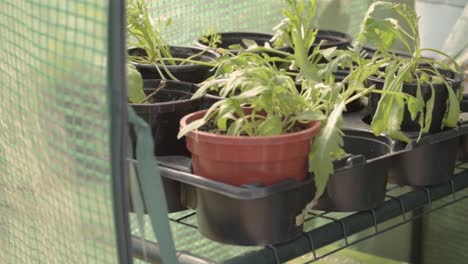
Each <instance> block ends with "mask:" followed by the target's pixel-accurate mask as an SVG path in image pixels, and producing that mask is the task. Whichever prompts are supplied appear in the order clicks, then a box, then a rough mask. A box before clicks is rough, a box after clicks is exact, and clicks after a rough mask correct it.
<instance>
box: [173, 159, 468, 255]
mask: <svg viewBox="0 0 468 264" xmlns="http://www.w3.org/2000/svg"><path fill="white" fill-rule="evenodd" d="M455 172H456V173H457V172H458V174H456V175H455V176H454V178H453V179H452V180H450V181H449V182H448V183H447V184H445V185H448V186H449V189H450V190H449V192H448V193H446V195H444V196H442V197H440V196H439V197H434V195H433V189H434V188H431V187H428V188H413V189H411V188H409V187H408V186H398V185H388V187H387V194H386V201H385V203H388V202H392V201H396V202H397V203H398V204H399V212H398V215H396V217H398V216H400V217H401V219H400V220H401V221H398V222H396V223H394V224H391V225H389V226H387V227H385V228H381V227H379V224H382V223H384V222H385V221H386V220H389V219H391V218H394V217H391V218H389V219H379V218H378V213H377V210H378V208H376V209H373V210H369V211H361V212H356V213H350V214H344V215H343V214H341V215H342V217H334V216H331V215H332V214H333V212H328V211H322V212H319V211H309V212H308V217H306V219H305V223H307V222H310V221H314V220H315V219H322V220H327V221H329V222H330V223H337V224H338V225H339V226H340V232H341V236H340V239H341V240H343V241H344V245H343V246H340V247H338V248H335V249H333V250H331V251H328V252H326V253H323V254H321V255H319V254H318V252H317V251H318V250H319V249H320V248H322V247H324V246H326V245H329V244H332V243H334V242H337V241H339V240H340V239H337V240H335V241H329V242H327V243H321V245H320V246H317V245H316V244H317V243H315V242H314V235H313V233H314V229H312V230H308V231H304V232H303V236H305V237H306V238H307V240H308V242H309V246H310V254H312V258H311V260H310V261H307V262H306V263H313V262H316V261H318V260H320V259H323V258H325V257H327V256H330V255H332V254H334V253H337V252H338V251H341V250H343V249H345V248H348V247H350V246H353V245H355V244H357V243H359V242H362V241H364V240H367V239H369V238H372V237H375V236H377V235H380V234H382V233H385V232H387V231H390V230H392V229H395V228H397V227H399V226H402V225H404V224H407V223H409V222H411V221H413V220H415V219H418V218H421V217H423V216H425V215H428V214H430V213H432V212H434V211H437V210H440V209H442V208H445V207H447V206H450V205H452V204H454V203H456V202H459V201H462V200H464V199H467V198H468V194H466V195H461V196H458V197H457V191H460V190H462V189H464V188H466V187H467V186H461V187H459V188H458V190H457V188H456V187H455V186H456V184H455V180H454V179H455V178H460V177H464V178H468V164H466V163H464V164H457V165H456V169H455ZM445 185H443V186H445ZM435 188H437V186H436V187H435ZM439 188H440V187H439ZM397 191H399V192H401V191H403V192H404V193H403V194H402V195H400V196H394V195H392V193H394V192H397ZM416 192H424V194H425V202H424V203H422V204H419V205H417V206H411V207H408V206H407V204H406V202H405V199H404V197H405V195H408V194H410V193H416ZM444 197H451V198H450V200H449V201H444V203H442V204H441V205H439V206H433V201H435V200H439V199H441V198H444ZM382 206H383V205H382ZM379 208H381V207H379ZM420 209H422V210H420ZM411 212H412V215H411V216H408V215H409V214H410V213H411ZM358 214H360V215H362V214H369V217H370V218H371V219H370V221H369V223H368V224H367V226H366V228H364V229H363V230H367V229H369V228H371V229H373V231H372V232H371V234H369V235H365V236H363V237H361V238H358V239H353V241H350V236H351V235H355V234H358V233H359V232H350V231H349V228H348V224H347V222H349V221H347V220H349V219H352V218H353V217H355V216H356V215H358ZM195 218H196V212H195V211H189V212H187V213H186V214H184V215H182V216H179V217H177V218H174V217H173V218H170V221H172V222H174V223H177V224H180V225H183V226H185V227H187V228H192V229H197V228H198V227H197V225H196V224H194V222H196V221H194V220H195ZM325 225H327V224H325ZM322 226H324V225H322ZM322 226H320V227H322ZM361 231H362V230H361ZM213 243H215V242H213ZM265 248H266V249H268V250H270V251H271V253H272V254H273V256H274V259H275V261H276V263H283V262H284V261H288V260H284V259H281V257H280V256H281V254H280V253H279V251H278V247H277V245H268V246H266V247H265ZM296 257H299V256H296Z"/></svg>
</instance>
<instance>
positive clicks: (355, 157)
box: [315, 130, 392, 212]
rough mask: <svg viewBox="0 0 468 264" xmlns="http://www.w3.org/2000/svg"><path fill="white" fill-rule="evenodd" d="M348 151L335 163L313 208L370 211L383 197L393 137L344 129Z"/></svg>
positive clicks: (345, 146) (345, 144)
mask: <svg viewBox="0 0 468 264" xmlns="http://www.w3.org/2000/svg"><path fill="white" fill-rule="evenodd" d="M344 133H345V136H344V138H343V140H344V150H345V151H346V153H347V154H348V155H347V157H345V158H344V159H342V160H340V161H337V162H335V168H336V169H335V174H333V175H331V176H330V178H329V180H328V184H327V188H326V190H325V192H324V194H323V196H322V197H321V198H320V200H319V203H318V204H317V206H316V207H315V209H319V210H325V211H340V212H352V211H363V210H370V209H373V208H375V207H377V206H378V205H379V204H381V203H382V202H383V201H384V200H385V192H386V185H387V176H388V172H389V165H390V159H389V156H390V155H391V151H392V150H391V148H392V147H391V146H392V140H391V139H390V138H387V137H384V136H378V137H376V136H374V135H373V134H372V133H370V132H367V131H359V130H345V131H344Z"/></svg>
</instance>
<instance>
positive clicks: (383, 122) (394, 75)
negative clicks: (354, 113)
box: [355, 1, 463, 141]
mask: <svg viewBox="0 0 468 264" xmlns="http://www.w3.org/2000/svg"><path fill="white" fill-rule="evenodd" d="M377 9H383V10H390V11H392V12H394V13H395V15H397V16H398V19H395V18H386V19H378V18H376V17H374V16H373V14H374V12H375V10H377ZM403 23H404V24H406V26H407V28H409V29H404V27H403V25H402V24H403ZM397 41H398V42H400V43H401V44H402V45H403V46H404V47H405V48H406V49H407V51H408V52H409V53H410V54H411V55H412V56H411V57H408V58H402V57H397V55H395V54H394V53H392V52H388V50H390V49H391V48H392V46H393V44H394V43H395V42H397ZM365 42H368V43H371V44H373V45H376V46H377V47H378V51H377V52H376V54H375V55H374V57H375V58H376V59H377V60H386V61H387V64H386V65H385V70H384V71H381V72H379V71H376V75H377V76H378V77H380V78H385V82H384V87H383V91H384V93H383V95H382V97H381V99H380V101H379V104H378V107H377V111H376V113H375V115H374V118H373V120H372V129H373V131H374V133H375V134H376V135H377V134H380V133H387V134H388V135H390V136H392V137H393V138H395V139H399V140H403V141H409V139H408V138H407V137H406V136H405V135H404V134H403V133H402V132H401V131H400V127H401V123H402V121H403V111H404V106H405V105H407V106H408V110H409V112H410V114H411V118H412V119H413V120H415V121H417V122H418V123H419V125H420V127H421V129H420V135H419V136H420V137H421V135H422V134H423V133H427V132H428V131H429V128H430V126H431V123H432V111H433V108H434V100H435V98H434V97H435V91H434V87H433V85H434V84H436V83H443V84H444V86H445V87H446V89H447V92H448V102H447V104H448V107H447V113H446V115H445V118H444V120H443V124H440V125H441V126H446V127H455V126H456V125H457V122H458V120H459V115H460V107H459V104H460V100H461V97H462V92H463V89H459V90H458V91H454V89H453V87H451V85H450V83H449V82H448V78H447V77H446V76H445V75H444V74H443V72H442V71H441V69H443V70H452V71H457V72H460V68H459V66H458V65H457V64H456V62H455V61H454V60H453V59H452V58H450V56H448V55H447V54H445V53H443V52H441V51H439V50H435V49H431V48H421V47H420V40H419V27H418V17H417V15H416V13H415V11H414V10H413V9H412V8H410V7H408V6H407V5H405V4H395V3H389V2H384V1H376V2H374V3H373V4H372V5H371V6H370V7H369V10H368V12H367V14H366V16H365V19H364V20H363V22H362V24H361V31H360V34H359V36H358V38H357V40H356V42H355V46H356V47H357V49H358V50H359V49H360V47H362V45H363V44H364V43H365ZM427 52H429V53H435V54H439V55H442V56H443V57H445V58H447V60H448V61H449V63H444V62H441V61H436V60H434V59H431V58H428V57H423V53H427ZM412 82H413V83H416V84H417V94H416V97H414V96H411V95H409V94H406V93H404V92H403V91H402V88H403V84H405V83H412ZM423 85H428V86H430V87H431V90H432V91H431V98H430V99H429V100H428V101H427V102H425V101H424V100H423V97H422V92H421V87H422V86H423ZM457 93H458V94H457Z"/></svg>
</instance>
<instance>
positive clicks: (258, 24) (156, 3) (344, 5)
mask: <svg viewBox="0 0 468 264" xmlns="http://www.w3.org/2000/svg"><path fill="white" fill-rule="evenodd" d="M368 3H369V0H353V1H348V0H317V15H316V17H317V19H316V23H315V24H316V25H317V26H318V27H319V28H321V29H329V30H339V31H342V32H347V33H350V34H351V35H352V36H354V35H356V34H357V32H358V29H359V23H360V21H361V19H362V18H363V16H364V14H365V12H366V10H367V7H368ZM284 4H285V1H284V0H222V1H213V0H191V1H183V0H150V7H151V14H152V15H153V17H154V19H155V21H167V20H168V19H170V20H171V21H172V25H171V26H170V27H168V28H167V30H166V31H165V32H164V33H165V36H166V38H167V39H168V40H169V41H170V42H171V43H174V44H191V43H193V41H194V40H195V39H197V38H198V37H200V36H201V35H203V34H204V33H206V32H207V31H208V30H215V31H218V32H223V31H250V32H272V28H273V27H274V26H275V25H276V24H277V23H278V22H279V21H280V20H281V17H282V14H281V8H282V7H283V6H284Z"/></svg>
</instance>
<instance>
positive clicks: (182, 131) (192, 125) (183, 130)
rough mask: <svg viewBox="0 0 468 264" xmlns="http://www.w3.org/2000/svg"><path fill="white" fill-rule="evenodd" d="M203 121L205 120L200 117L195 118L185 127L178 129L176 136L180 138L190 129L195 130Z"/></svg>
mask: <svg viewBox="0 0 468 264" xmlns="http://www.w3.org/2000/svg"><path fill="white" fill-rule="evenodd" d="M205 123H206V121H205V120H204V119H203V118H202V119H198V120H195V121H193V122H191V123H190V124H187V125H186V126H185V127H183V128H181V129H180V130H179V133H178V134H177V138H178V139H181V138H182V137H183V136H185V135H186V134H188V133H189V132H190V131H193V130H197V129H198V128H200V127H202V126H203V125H204V124H205Z"/></svg>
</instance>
